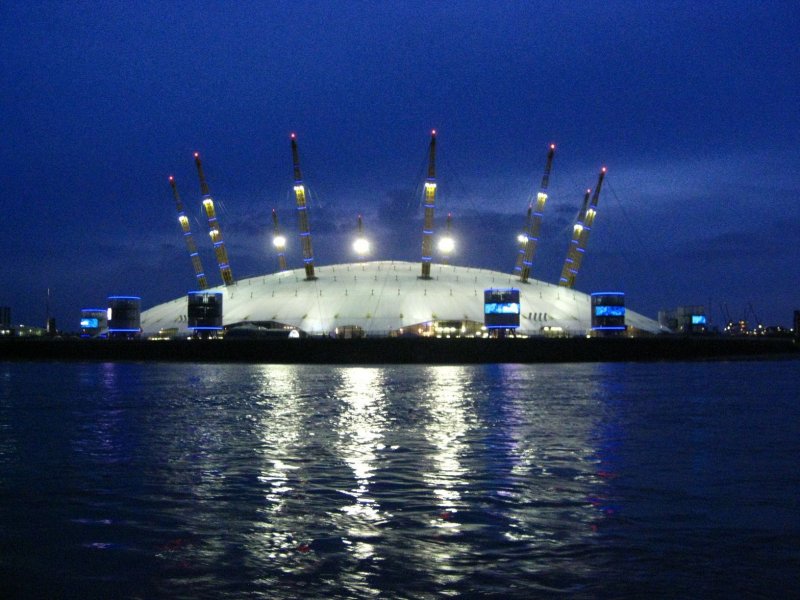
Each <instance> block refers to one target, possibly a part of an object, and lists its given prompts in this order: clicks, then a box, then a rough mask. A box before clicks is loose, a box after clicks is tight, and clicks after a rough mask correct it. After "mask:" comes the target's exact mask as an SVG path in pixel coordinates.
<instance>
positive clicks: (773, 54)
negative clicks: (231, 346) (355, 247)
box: [0, 0, 800, 331]
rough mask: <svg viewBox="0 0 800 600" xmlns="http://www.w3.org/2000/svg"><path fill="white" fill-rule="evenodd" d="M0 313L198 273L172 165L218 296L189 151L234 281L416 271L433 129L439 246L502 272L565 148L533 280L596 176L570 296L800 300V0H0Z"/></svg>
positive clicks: (644, 302) (174, 283) (36, 318)
mask: <svg viewBox="0 0 800 600" xmlns="http://www.w3.org/2000/svg"><path fill="white" fill-rule="evenodd" d="M0 31H1V33H2V38H3V51H2V53H0V76H2V85H1V86H0V94H1V95H2V96H1V97H2V110H0V119H1V120H2V121H0V123H1V124H2V136H0V153H1V158H2V161H1V162H0V165H2V167H0V175H1V176H2V193H3V201H2V205H1V206H2V216H3V218H2V220H1V221H0V238H1V239H2V242H3V246H4V254H5V260H3V261H2V264H1V266H0V276H2V281H3V282H4V285H3V289H2V292H0V305H4V306H10V307H11V308H12V320H13V321H14V323H26V324H33V325H43V324H44V322H45V316H46V304H47V290H48V288H49V289H50V290H51V299H50V314H51V315H52V316H54V317H55V318H56V319H57V324H58V327H59V328H60V329H63V330H66V331H74V330H77V329H78V321H79V317H80V309H81V308H85V307H95V306H105V302H106V300H105V299H106V296H108V295H110V294H136V295H140V296H142V304H143V308H149V307H151V306H153V305H155V304H158V303H161V302H164V301H167V300H170V299H173V298H176V297H179V296H182V295H184V294H185V293H186V291H187V290H190V289H194V273H193V270H192V267H191V263H190V261H189V258H188V256H187V253H186V250H185V246H184V243H183V239H182V236H181V231H180V227H179V225H178V223H177V219H176V212H175V205H174V201H173V198H172V194H171V190H170V188H169V185H168V179H167V178H168V176H169V175H174V176H175V178H176V181H177V183H178V187H179V190H180V192H181V195H182V198H183V201H184V203H185V204H186V207H187V212H189V214H190V215H191V216H192V218H193V223H192V229H193V232H194V235H195V239H196V241H197V243H198V245H199V246H200V247H201V253H202V257H203V263H204V267H205V271H206V273H207V275H208V277H209V281H210V283H211V284H212V285H218V284H220V283H221V279H220V276H219V271H218V270H217V268H216V264H215V261H214V258H213V253H212V250H211V244H210V241H209V238H208V233H207V231H208V229H207V225H206V223H205V221H204V220H203V215H202V214H201V212H200V211H201V207H200V202H199V196H200V190H199V185H198V181H197V175H196V171H195V168H194V163H193V160H192V153H193V152H195V151H198V152H200V154H201V156H202V158H203V162H204V167H205V171H206V177H207V179H208V183H209V185H210V187H211V192H212V195H213V196H214V198H215V201H216V202H217V208H218V211H219V213H220V215H219V216H220V221H221V224H222V230H223V233H224V235H225V239H226V242H227V247H228V253H229V256H230V263H231V267H232V270H233V274H234V276H235V277H236V278H238V279H242V278H245V277H250V276H255V275H259V274H263V273H268V272H272V271H274V270H276V268H277V260H276V257H275V254H274V251H273V250H272V248H271V245H270V240H271V233H272V223H271V217H270V214H271V211H272V209H273V208H276V209H277V210H278V213H279V215H280V219H281V221H282V226H283V228H284V230H285V231H286V233H287V234H289V242H290V246H289V249H288V251H287V257H288V260H289V265H290V266H291V267H300V266H301V264H302V257H301V249H300V243H299V239H298V237H297V219H296V214H295V213H296V211H295V210H294V208H293V206H294V197H293V194H292V184H293V181H292V170H291V154H290V144H289V134H290V133H291V132H296V133H297V136H298V141H299V146H300V155H301V161H302V165H303V175H304V177H305V180H306V184H307V186H308V189H309V193H310V197H311V200H310V206H311V213H310V216H311V228H312V234H313V236H314V238H313V239H314V249H315V256H316V261H317V264H320V265H324V264H332V263H338V262H346V261H351V260H355V257H354V256H353V254H352V251H351V248H350V245H351V240H352V235H353V232H354V230H355V227H356V217H357V215H358V214H359V213H362V214H363V215H364V225H365V229H366V232H367V233H368V235H369V236H370V237H371V239H372V243H373V247H374V251H373V254H372V258H374V259H381V260H390V259H396V260H419V257H420V247H421V228H422V221H421V219H422V208H421V204H420V198H421V191H422V181H423V178H424V176H425V173H424V167H425V160H426V152H427V147H428V142H429V134H430V130H431V129H432V128H436V129H437V131H438V132H439V135H438V159H439V160H438V165H437V166H438V173H437V175H438V182H439V188H438V190H439V193H438V196H437V219H436V221H437V223H436V228H437V230H439V229H441V228H442V227H443V225H444V218H445V215H446V213H447V212H451V213H452V215H453V225H452V227H453V233H454V234H455V236H456V238H457V243H458V249H457V252H456V255H455V256H454V257H453V259H452V262H453V263H455V264H459V265H471V266H479V267H484V268H491V269H497V270H501V271H510V270H512V269H513V266H514V260H515V257H516V245H515V237H516V235H517V233H519V231H520V230H521V229H522V227H523V225H524V221H525V211H526V209H527V206H528V202H529V200H530V199H531V197H532V195H534V194H535V192H536V191H537V188H538V186H539V181H540V179H541V175H542V169H543V167H544V163H545V158H546V154H547V147H548V145H549V144H550V143H551V142H553V143H555V144H556V145H557V151H556V157H555V161H554V165H553V172H552V176H551V180H550V190H549V191H550V200H549V201H548V204H547V207H546V209H545V213H544V221H543V227H542V236H541V243H540V247H539V251H538V255H537V260H536V262H535V264H534V266H533V272H532V275H533V277H535V278H537V279H542V280H544V281H549V282H553V283H555V282H556V281H557V280H558V276H559V273H560V270H561V264H562V262H563V259H564V256H565V254H566V250H567V245H568V242H569V237H570V233H571V225H572V221H573V219H574V218H575V215H576V213H577V211H578V208H579V206H580V203H581V200H582V198H583V191H584V190H585V189H586V188H587V187H593V186H594V185H595V182H596V179H597V175H598V172H599V170H600V167H601V166H606V167H607V168H608V176H607V178H606V184H605V185H604V187H603V192H602V195H601V197H600V204H599V211H598V216H597V220H596V221H595V227H594V230H593V233H592V236H591V239H590V240H589V246H588V252H587V256H586V259H585V261H584V263H583V268H582V270H581V272H580V274H579V275H578V278H577V281H576V288H577V289H578V290H581V291H584V292H593V291H609V290H623V291H625V292H626V293H627V303H628V306H629V307H630V308H632V309H633V310H636V311H638V312H641V313H643V314H646V315H647V316H650V317H653V318H655V317H656V315H657V312H658V310H659V309H662V308H674V307H676V306H679V305H685V304H700V305H705V306H706V307H707V309H708V310H709V312H710V315H711V317H712V319H713V321H712V324H714V325H721V324H722V323H721V322H722V320H723V319H724V316H723V315H724V311H723V310H722V308H723V307H727V311H728V313H729V314H730V316H731V317H732V318H737V319H738V318H742V317H745V316H747V317H748V318H749V319H750V320H751V321H752V320H755V317H756V316H757V317H758V319H760V320H761V321H762V322H763V323H764V324H766V325H774V324H783V325H789V324H790V323H791V317H792V311H793V310H794V309H798V308H800V243H798V242H799V241H800V240H798V223H800V170H799V169H798V166H799V165H800V45H798V43H797V39H798V31H800V5H798V3H797V2H779V1H773V2H767V3H755V2H752V0H748V1H743V2H739V1H733V0H731V1H727V2H714V1H704V2H664V3H650V2H637V1H634V2H588V1H587V2H471V1H459V2H400V3H395V2H334V1H329V2H285V3H284V2H140V1H133V2H59V3H37V2H6V3H3V4H2V5H0Z"/></svg>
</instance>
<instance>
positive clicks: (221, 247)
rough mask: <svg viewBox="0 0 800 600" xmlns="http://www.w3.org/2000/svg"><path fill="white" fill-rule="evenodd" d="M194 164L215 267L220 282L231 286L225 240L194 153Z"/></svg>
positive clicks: (201, 168) (201, 169) (198, 155)
mask: <svg viewBox="0 0 800 600" xmlns="http://www.w3.org/2000/svg"><path fill="white" fill-rule="evenodd" d="M194 164H195V165H197V176H198V177H199V178H200V193H201V194H202V198H201V199H202V201H203V208H204V209H205V211H206V217H208V235H210V236H211V243H212V244H214V254H215V255H216V257H217V266H219V273H220V275H222V281H223V282H224V283H225V285H226V286H227V285H233V284H234V283H235V282H234V279H233V273H231V266H230V264H228V253H227V251H226V250H225V240H223V239H222V231H221V229H220V226H219V221H218V220H217V213H216V212H215V210H214V200H213V198H211V193H210V191H209V189H208V184H207V183H206V178H205V175H203V163H201V162H200V154H199V153H197V152H195V153H194Z"/></svg>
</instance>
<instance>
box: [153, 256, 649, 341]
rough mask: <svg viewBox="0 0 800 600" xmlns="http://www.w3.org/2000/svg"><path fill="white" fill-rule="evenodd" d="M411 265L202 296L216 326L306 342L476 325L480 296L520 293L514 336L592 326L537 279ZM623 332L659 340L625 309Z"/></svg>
mask: <svg viewBox="0 0 800 600" xmlns="http://www.w3.org/2000/svg"><path fill="white" fill-rule="evenodd" d="M420 272H421V269H420V263H418V262H413V263H411V262H400V261H379V262H366V263H349V264H340V265H330V266H323V267H318V266H315V274H316V276H317V279H316V280H314V281H306V280H305V271H304V270H303V269H296V270H291V271H283V272H280V273H272V274H270V275H263V276H258V277H251V278H249V279H242V280H240V281H237V282H236V284H235V285H233V286H229V287H225V286H219V287H216V288H212V289H210V290H207V291H209V292H222V293H223V323H224V324H225V325H229V324H232V323H239V322H242V321H277V322H279V323H283V324H285V325H290V326H292V327H296V328H298V329H301V330H303V331H305V332H307V333H309V334H311V335H318V334H326V333H333V332H334V331H335V329H336V328H337V327H339V328H341V327H344V326H350V325H351V326H357V327H361V328H362V329H363V330H364V332H365V334H366V335H387V334H388V333H389V332H390V331H394V330H397V329H400V328H401V327H410V326H412V325H417V324H419V323H425V322H429V321H443V320H448V321H449V320H452V321H463V320H469V321H476V322H479V323H483V320H484V314H483V291H484V290H485V289H488V288H517V289H519V291H520V310H521V315H520V328H519V329H518V331H519V332H520V333H524V334H529V335H538V334H541V333H542V331H543V328H545V327H560V328H562V329H563V330H564V332H566V333H570V334H573V335H583V334H585V333H586V332H587V331H588V330H589V328H590V325H591V312H590V311H591V300H590V296H589V295H588V294H584V293H582V292H578V291H575V290H571V289H567V288H563V287H559V286H557V285H552V284H549V283H544V282H542V281H537V280H529V282H528V283H527V284H523V283H520V281H519V279H518V278H517V277H515V276H513V275H510V274H508V273H500V272H498V271H488V270H486V269H474V268H470V267H457V266H451V265H440V264H434V265H432V266H431V279H429V280H424V279H419V277H418V276H419V274H420ZM625 321H626V324H627V325H628V326H632V327H635V328H637V329H641V330H644V331H648V332H652V333H658V332H659V331H660V328H659V325H658V323H657V322H656V321H654V320H652V319H648V318H647V317H644V316H642V315H640V314H638V313H635V312H633V311H631V310H628V311H626V315H625ZM141 323H142V330H143V333H144V335H153V334H155V333H157V332H158V331H159V330H162V329H171V328H177V329H178V332H179V333H187V334H188V333H189V330H188V328H187V299H186V297H185V296H183V297H181V298H176V299H175V300H172V301H170V302H166V303H164V304H159V305H158V306H155V307H153V308H151V309H149V310H146V311H144V312H143V313H142V322H141Z"/></svg>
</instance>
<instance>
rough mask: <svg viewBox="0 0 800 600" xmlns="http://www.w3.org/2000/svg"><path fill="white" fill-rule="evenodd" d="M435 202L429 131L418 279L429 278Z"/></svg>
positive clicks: (433, 158) (433, 148)
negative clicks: (420, 266) (420, 272)
mask: <svg viewBox="0 0 800 600" xmlns="http://www.w3.org/2000/svg"><path fill="white" fill-rule="evenodd" d="M435 200H436V130H435V129H434V130H433V131H431V144H430V147H429V149H428V177H427V178H426V179H425V200H424V206H425V224H424V226H423V229H422V275H420V279H430V278H431V260H432V259H433V208H434V205H435Z"/></svg>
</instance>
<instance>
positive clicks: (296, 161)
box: [291, 133, 317, 281]
mask: <svg viewBox="0 0 800 600" xmlns="http://www.w3.org/2000/svg"><path fill="white" fill-rule="evenodd" d="M291 138H292V164H293V166H294V195H295V199H296V200H297V215H298V220H299V223H300V240H301V242H302V244H303V264H304V266H305V270H306V281H314V280H315V279H316V278H317V277H316V275H314V250H313V248H312V245H311V230H310V229H309V226H308V205H307V204H306V188H305V186H304V185H303V176H302V174H301V173H300V155H299V153H298V151H297V136H296V135H295V134H294V133H293V134H292V135H291Z"/></svg>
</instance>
